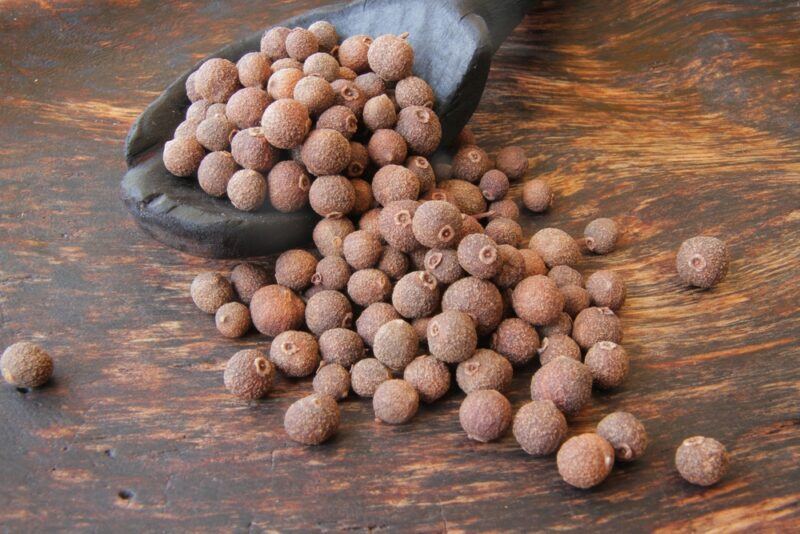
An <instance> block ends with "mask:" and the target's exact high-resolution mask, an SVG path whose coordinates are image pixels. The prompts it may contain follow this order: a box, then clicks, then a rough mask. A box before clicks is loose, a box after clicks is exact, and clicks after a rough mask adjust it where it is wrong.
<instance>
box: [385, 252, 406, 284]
mask: <svg viewBox="0 0 800 534" xmlns="http://www.w3.org/2000/svg"><path fill="white" fill-rule="evenodd" d="M408 264H409V260H408V256H406V255H405V253H403V252H401V251H399V250H397V249H396V248H394V247H384V248H383V253H382V254H381V259H380V260H379V261H378V270H380V271H383V272H384V273H385V274H386V276H388V277H389V278H391V279H392V280H399V279H400V278H402V277H403V276H405V274H406V273H407V272H408Z"/></svg>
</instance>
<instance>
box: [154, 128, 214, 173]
mask: <svg viewBox="0 0 800 534" xmlns="http://www.w3.org/2000/svg"><path fill="white" fill-rule="evenodd" d="M205 155H206V151H205V149H204V148H203V146H202V145H201V144H200V143H198V142H197V140H196V139H195V138H194V137H179V138H176V139H173V140H171V141H167V142H166V143H164V166H165V167H166V168H167V170H168V171H169V172H170V173H172V174H174V175H175V176H179V177H186V176H191V175H193V174H194V173H195V172H197V169H199V168H200V162H202V161H203V158H204V157H205Z"/></svg>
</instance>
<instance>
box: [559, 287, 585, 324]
mask: <svg viewBox="0 0 800 534" xmlns="http://www.w3.org/2000/svg"><path fill="white" fill-rule="evenodd" d="M561 294H562V295H564V312H565V313H566V314H567V315H569V316H570V317H575V316H576V315H578V314H579V313H580V312H582V311H583V310H585V309H586V308H588V307H589V306H590V305H591V298H590V297H589V292H588V291H586V290H585V289H584V288H582V287H580V286H576V285H572V284H568V285H565V286H562V287H561Z"/></svg>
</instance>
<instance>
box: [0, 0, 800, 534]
mask: <svg viewBox="0 0 800 534" xmlns="http://www.w3.org/2000/svg"><path fill="white" fill-rule="evenodd" d="M316 4H317V2H313V1H300V2H292V3H291V4H290V3H288V2H284V3H266V2H263V1H261V0H258V1H256V0H252V1H244V0H238V1H235V2H226V3H221V2H210V1H209V2H193V3H186V2H155V1H135V0H128V1H123V0H118V1H114V2H90V3H83V2H78V1H66V0H65V1H59V2H47V1H40V2H36V3H30V2H21V1H12V2H4V3H3V9H2V10H0V95H2V96H0V98H2V103H3V108H2V113H0V126H2V128H0V183H2V187H0V345H2V346H6V345H8V344H10V343H12V342H13V341H17V340H20V339H30V340H34V341H38V342H40V343H41V344H42V345H43V346H45V347H46V348H47V349H48V350H49V351H50V352H51V353H52V354H53V355H54V356H55V357H56V377H55V380H54V381H53V383H52V384H51V385H50V386H48V387H46V388H44V389H42V390H38V391H34V392H30V393H27V394H23V393H20V392H17V391H16V390H14V389H13V388H10V387H2V388H0V428H2V432H0V480H2V482H3V483H2V484H0V531H3V532H12V531H19V530H45V529H47V528H54V527H60V528H63V529H69V530H89V531H108V530H112V529H115V528H116V529H120V527H122V528H124V529H126V530H127V529H130V530H134V529H136V530H143V531H155V530H179V529H181V530H190V531H203V530H215V529H216V530H219V529H224V530H233V531H237V532H238V531H250V530H252V531H268V530H274V531H292V530H296V531H342V530H355V531H371V530H385V531H409V530H412V531H425V532H430V531H452V532H458V531H479V530H495V531H501V530H502V531H509V530H512V531H530V530H545V529H556V528H558V529H565V530H566V529H584V530H585V529H593V530H597V531H646V530H661V531H675V530H679V531H704V532H707V531H731V530H745V529H752V530H757V531H791V530H796V529H797V528H798V525H799V524H800V467H798V463H800V410H798V407H799V406H800V402H798V401H800V366H799V365H798V361H799V360H798V357H799V356H800V354H799V353H798V341H800V339H799V338H800V325H799V324H798V318H799V317H798V290H797V287H798V283H800V270H799V269H798V266H800V187H799V186H800V93H798V91H797V80H798V76H800V54H798V53H797V51H798V49H799V48H800V6H799V5H798V4H797V3H796V2H784V1H778V0H775V1H764V2H758V3H754V2H746V1H729V2H722V1H706V2H701V1H681V2H675V1H670V2H667V1H666V0H663V1H655V0H654V1H647V2H645V1H640V2H636V1H633V0H615V1H613V2H608V3H606V2H602V3H601V2H589V1H576V2H550V3H546V4H544V5H543V6H541V7H540V8H537V10H536V11H535V12H534V13H533V14H531V15H530V16H528V18H527V19H526V21H525V22H524V24H523V25H522V26H521V27H519V28H518V29H517V30H516V31H515V32H514V34H512V36H511V37H510V39H509V41H507V42H506V44H505V45H504V46H503V47H502V48H501V49H500V51H499V53H498V55H497V57H496V60H495V62H494V64H493V69H492V72H491V75H490V82H489V85H488V88H487V92H486V94H485V96H484V99H483V101H482V104H481V107H480V108H479V111H478V113H477V114H476V116H475V118H474V119H473V122H472V124H473V127H474V129H475V131H476V132H477V135H478V137H479V140H480V141H481V143H482V144H483V145H484V146H485V147H486V148H487V149H489V150H491V151H494V150H496V149H498V148H499V147H501V146H502V145H504V144H506V143H510V142H517V143H521V144H523V145H524V146H525V147H526V148H527V150H528V152H529V153H530V155H531V163H532V169H531V171H530V173H529V176H531V177H532V176H539V177H543V178H545V179H547V180H549V181H550V183H551V184H552V185H553V187H554V189H555V190H556V192H557V199H556V203H555V205H554V208H553V209H552V210H551V212H549V213H548V214H547V215H544V216H537V217H532V216H527V215H526V216H525V217H524V225H525V228H526V232H527V233H528V234H530V233H532V232H533V231H535V230H536V229H538V228H541V227H544V226H549V225H555V226H559V227H562V228H564V229H565V230H567V231H569V232H571V233H572V234H573V235H579V234H580V232H581V231H582V229H583V226H584V225H585V224H586V222H588V220H590V219H591V218H593V217H595V216H601V215H602V216H610V217H615V218H618V219H619V220H620V221H621V222H623V226H624V227H625V229H626V234H625V236H624V239H623V242H622V244H621V247H620V249H619V250H618V251H617V252H615V253H613V254H611V255H609V256H607V257H602V258H600V257H587V258H586V259H585V260H584V262H583V263H582V265H581V269H582V270H583V271H584V272H587V273H588V272H591V271H593V270H595V269H597V268H601V267H610V268H614V269H619V270H620V271H621V272H622V273H623V274H624V275H625V278H626V280H627V282H628V287H629V298H628V301H627V304H626V307H625V308H624V310H623V312H622V314H621V318H622V321H623V325H624V328H625V345H626V346H627V348H628V351H629V352H630V353H631V354H632V372H631V376H630V378H629V380H628V382H627V383H626V385H625V387H624V388H623V389H622V390H621V391H618V392H615V393H612V394H602V395H595V396H594V398H593V402H592V404H591V406H590V407H588V408H587V409H585V410H584V411H583V412H582V413H581V414H580V415H579V416H578V417H577V418H576V419H575V420H574V422H573V424H572V425H571V428H570V431H571V432H573V433H577V432H582V431H587V430H590V429H592V428H593V427H594V425H595V424H596V423H597V421H598V420H599V419H600V418H601V417H602V416H603V415H605V414H606V413H608V412H611V411H613V410H615V409H626V410H629V411H632V412H634V413H636V414H637V415H639V416H640V417H641V418H642V419H643V421H644V422H645V424H646V426H647V428H648V431H649V432H650V435H651V437H652V445H651V447H650V449H649V450H648V452H647V454H646V456H645V457H644V458H642V459H641V461H638V462H636V463H634V464H631V465H629V466H622V467H619V468H616V469H615V470H614V472H613V473H612V475H611V476H610V478H609V479H608V480H607V481H606V482H605V483H604V484H603V485H602V486H600V487H598V488H596V489H594V490H591V491H588V492H581V491H576V490H572V489H570V488H568V487H565V485H564V484H563V483H561V481H560V480H559V477H558V474H557V472H556V469H555V465H554V462H553V460H552V459H543V460H541V459H532V458H529V457H527V456H526V455H525V454H524V453H523V452H522V451H521V450H520V449H519V448H518V447H517V446H516V444H515V443H514V441H513V438H511V437H510V436H507V437H506V438H504V439H503V440H502V441H501V442H500V443H496V444H490V445H481V444H477V443H474V442H470V441H468V440H467V439H466V438H465V436H464V435H463V433H462V432H461V430H460V428H459V424H458V418H457V408H458V404H459V402H460V400H461V398H462V396H461V394H459V393H457V392H452V393H451V394H449V395H448V396H447V397H446V399H445V400H444V401H443V402H440V403H438V404H436V405H435V406H432V407H426V408H425V409H423V410H421V412H420V414H419V415H418V417H417V418H415V419H414V421H413V422H412V423H411V424H410V425H407V426H403V427H398V428H389V427H387V426H382V425H378V424H376V423H375V422H373V420H372V411H371V407H370V406H369V404H368V403H366V402H362V401H358V400H348V401H346V402H344V403H343V404H342V410H343V427H342V429H341V431H340V433H339V435H338V437H337V438H335V439H334V440H333V441H332V442H331V443H329V444H328V445H326V446H323V447H318V448H305V447H301V446H298V445H296V444H294V443H293V442H291V441H290V440H288V438H287V437H286V436H285V434H284V433H283V430H282V425H281V421H282V417H283V412H284V411H285V409H286V408H287V407H288V405H289V404H290V403H291V402H292V401H293V400H294V399H296V398H299V397H300V396H302V395H304V394H305V393H306V392H307V391H308V390H309V389H310V383H309V382H308V381H297V382H295V381H288V380H281V381H280V382H279V384H278V386H277V390H276V392H275V394H274V395H273V396H272V397H271V398H270V399H269V400H267V401H265V402H261V403H256V404H252V405H247V404H243V403H240V402H237V401H236V400H234V399H232V398H231V397H230V396H229V395H228V394H227V393H226V392H225V391H224V389H223V387H222V367H223V364H224V362H225V361H226V359H227V358H228V357H229V356H230V355H231V354H232V353H233V352H235V351H236V350H238V349H239V348H243V347H254V346H263V345H264V343H265V340H264V339H261V338H258V337H256V336H251V337H248V338H246V339H244V340H242V341H236V342H232V341H228V340H223V339H221V338H220V337H219V336H217V335H215V331H214V328H213V324H212V320H211V319H210V318H208V317H206V316H203V315H201V314H200V313H199V312H198V311H197V310H195V309H194V308H193V306H192V305H191V302H190V300H189V298H188V295H187V293H188V291H187V290H188V286H189V283H190V281H191V279H192V278H193V277H194V275H195V274H196V273H197V272H198V271H200V270H204V269H208V268H212V267H219V268H221V269H223V268H228V267H230V263H224V262H209V261H207V260H202V259H197V258H192V257H189V256H184V255H181V254H178V253H175V252H174V251H172V250H169V249H166V248H165V247H163V246H161V245H158V244H157V243H155V242H153V241H152V240H150V239H148V238H146V237H144V236H143V235H142V234H141V233H140V232H139V231H138V230H137V228H136V226H135V224H134V223H133V222H132V221H131V220H129V218H128V216H127V214H126V212H125V210H124V208H123V207H122V206H121V204H120V203H119V201H118V178H119V176H120V175H121V173H122V172H123V171H124V168H125V163H124V159H123V157H122V145H123V139H124V136H125V133H126V131H127V128H128V127H129V125H130V123H131V121H132V120H133V119H134V118H135V117H136V115H137V114H138V113H139V112H140V111H141V110H142V108H143V107H144V106H145V105H146V104H147V103H148V102H150V101H151V100H152V99H153V98H154V97H155V96H156V95H157V94H158V93H159V92H160V91H161V90H162V89H163V87H164V86H165V85H166V84H167V83H168V82H169V81H171V80H172V79H173V78H174V75H175V73H176V72H179V71H181V70H183V69H185V68H186V67H187V66H189V65H191V64H192V63H193V62H194V61H196V60H197V59H199V58H200V57H202V56H204V55H205V54H206V53H208V52H210V51H212V50H215V49H217V48H219V47H220V46H221V45H223V44H225V43H226V42H228V41H230V40H233V39H237V38H240V37H242V36H244V35H247V34H249V33H250V32H252V31H255V30H257V29H258V28H260V27H263V26H267V25H268V24H269V22H270V21H271V20H280V19H282V18H285V17H287V16H290V15H292V14H294V13H297V12H299V11H302V10H303V9H306V8H310V7H314V6H315V5H316ZM701 232H702V233H710V234H714V235H718V236H720V237H722V238H724V239H725V240H726V241H727V242H728V244H729V246H730V247H731V252H732V258H733V260H732V264H731V272H730V274H729V276H728V278H727V279H726V280H725V282H724V283H722V284H721V285H720V286H718V287H717V288H715V289H712V290H710V291H696V290H689V289H685V288H683V287H682V286H681V285H680V283H679V282H678V280H677V277H676V275H675V271H674V265H673V262H674V255H675V252H676V250H677V247H678V245H679V244H680V242H681V241H682V240H683V239H685V238H687V237H690V236H692V235H695V234H698V233H701ZM530 373H531V370H527V371H525V372H520V373H518V375H517V377H516V378H515V381H514V388H513V393H512V394H511V396H510V398H511V400H512V402H513V403H514V405H515V406H517V407H518V406H519V405H520V404H522V403H523V402H524V401H525V399H526V398H527V383H528V381H529V380H530ZM694 434H705V435H711V436H714V437H716V438H718V439H720V440H721V441H722V442H723V443H725V444H726V445H727V446H728V447H729V449H730V450H731V452H732V455H733V464H732V467H731V471H730V472H729V474H728V476H727V477H726V478H725V479H724V480H723V482H722V483H720V484H719V485H717V486H715V487H713V488H709V489H702V488H696V487H691V486H689V485H688V484H685V483H683V482H682V481H681V480H680V479H679V477H678V475H677V474H676V473H675V472H674V470H673V466H672V456H673V454H674V450H675V448H676V447H677V445H678V444H679V443H680V441H681V440H682V439H683V438H684V437H686V436H689V435H694Z"/></svg>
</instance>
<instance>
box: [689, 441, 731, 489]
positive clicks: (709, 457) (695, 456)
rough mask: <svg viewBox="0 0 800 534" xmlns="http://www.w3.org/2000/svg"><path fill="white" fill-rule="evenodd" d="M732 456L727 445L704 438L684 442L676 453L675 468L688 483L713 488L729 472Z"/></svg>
mask: <svg viewBox="0 0 800 534" xmlns="http://www.w3.org/2000/svg"><path fill="white" fill-rule="evenodd" d="M729 463H730V456H729V455H728V450H727V449H726V448H725V445H723V444H722V443H720V442H719V441H717V440H715V439H714V438H707V437H704V436H694V437H691V438H687V439H685V440H683V443H681V445H680V447H678V450H677V451H676V452H675V467H676V468H677V469H678V472H679V473H680V474H681V476H682V477H683V478H684V479H685V480H686V481H688V482H691V483H692V484H696V485H698V486H712V485H714V484H716V483H717V482H719V481H720V479H722V477H723V476H725V473H726V472H727V471H728V464H729Z"/></svg>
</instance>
